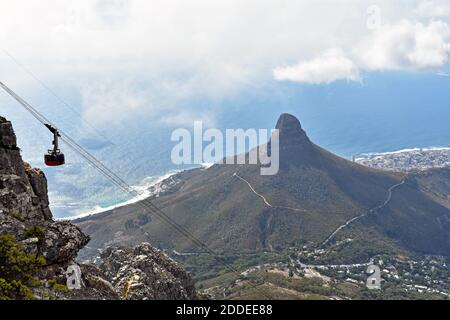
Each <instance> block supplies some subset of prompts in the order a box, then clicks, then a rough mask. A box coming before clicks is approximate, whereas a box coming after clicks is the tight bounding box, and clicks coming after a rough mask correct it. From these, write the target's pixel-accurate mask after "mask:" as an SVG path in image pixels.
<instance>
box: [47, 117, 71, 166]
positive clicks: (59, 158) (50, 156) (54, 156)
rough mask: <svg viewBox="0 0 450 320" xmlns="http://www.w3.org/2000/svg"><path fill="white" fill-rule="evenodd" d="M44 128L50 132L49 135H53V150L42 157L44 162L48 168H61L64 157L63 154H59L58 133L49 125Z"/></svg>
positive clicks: (64, 160)
mask: <svg viewBox="0 0 450 320" xmlns="http://www.w3.org/2000/svg"><path fill="white" fill-rule="evenodd" d="M45 126H46V127H47V129H48V130H50V131H51V133H53V142H52V144H53V149H51V150H48V153H47V154H46V155H44V162H45V164H46V165H47V166H49V167H56V166H61V165H63V164H64V163H65V162H66V159H65V157H64V153H61V151H60V150H59V148H58V146H59V143H58V138H59V137H60V134H59V131H58V129H56V128H54V127H52V126H51V125H49V124H46V125H45Z"/></svg>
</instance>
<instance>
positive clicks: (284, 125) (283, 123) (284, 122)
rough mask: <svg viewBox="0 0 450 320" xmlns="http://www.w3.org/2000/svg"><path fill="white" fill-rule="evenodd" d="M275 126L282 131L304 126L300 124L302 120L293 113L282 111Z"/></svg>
mask: <svg viewBox="0 0 450 320" xmlns="http://www.w3.org/2000/svg"><path fill="white" fill-rule="evenodd" d="M275 128H276V129H278V130H280V131H284V130H286V129H289V130H291V129H301V128H302V126H301V124H300V121H299V120H298V119H297V118H296V117H295V116H293V115H292V114H289V113H282V114H281V115H280V117H279V118H278V121H277V125H276V127H275Z"/></svg>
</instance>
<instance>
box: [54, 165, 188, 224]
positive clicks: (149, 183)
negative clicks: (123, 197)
mask: <svg viewBox="0 0 450 320" xmlns="http://www.w3.org/2000/svg"><path fill="white" fill-rule="evenodd" d="M182 171H183V170H173V171H170V172H168V173H167V174H165V175H162V176H159V177H147V178H145V179H144V180H142V182H141V183H140V184H139V185H137V186H132V188H133V190H134V191H136V192H137V193H138V195H137V196H135V197H133V198H131V199H129V200H127V201H124V202H120V203H118V204H114V205H111V206H107V207H102V206H98V205H97V206H94V207H93V208H92V210H90V211H88V212H85V213H81V214H77V215H74V216H70V217H64V218H57V220H74V219H79V218H84V217H88V216H92V215H95V214H99V213H102V212H105V211H109V210H113V209H117V208H121V207H125V206H127V205H130V204H133V203H136V202H139V201H141V200H144V199H147V198H148V197H150V196H152V195H155V194H158V193H159V192H161V191H162V188H159V187H158V185H159V184H160V183H161V182H162V181H164V180H167V179H169V178H170V177H173V176H174V175H176V174H178V173H180V172H182Z"/></svg>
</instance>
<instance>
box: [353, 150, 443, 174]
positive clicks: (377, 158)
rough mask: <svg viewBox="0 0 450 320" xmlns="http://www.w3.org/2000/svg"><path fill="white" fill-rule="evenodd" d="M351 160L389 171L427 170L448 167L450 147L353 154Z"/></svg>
mask: <svg viewBox="0 0 450 320" xmlns="http://www.w3.org/2000/svg"><path fill="white" fill-rule="evenodd" d="M353 161H355V162H357V163H359V164H361V165H364V166H368V167H372V168H377V169H383V170H390V171H412V170H427V169H431V168H443V167H450V148H427V149H419V148H416V149H405V150H400V151H394V152H385V153H367V154H362V155H360V156H354V157H353Z"/></svg>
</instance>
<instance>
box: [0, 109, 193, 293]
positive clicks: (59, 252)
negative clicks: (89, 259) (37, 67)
mask: <svg viewBox="0 0 450 320" xmlns="http://www.w3.org/2000/svg"><path fill="white" fill-rule="evenodd" d="M3 235H12V236H14V238H15V240H16V241H17V242H18V243H19V244H20V246H23V248H24V251H25V252H26V253H27V254H29V255H33V256H39V257H43V258H44V259H45V263H44V265H43V266H42V267H41V268H40V270H39V272H38V275H37V278H38V280H39V281H40V285H39V286H36V288H34V290H33V294H34V296H35V297H36V298H38V299H39V298H43V297H49V294H48V292H46V291H49V290H50V289H51V287H52V285H51V284H54V283H58V284H61V285H63V286H64V285H65V284H66V277H67V274H66V270H67V267H68V266H69V265H74V264H76V262H75V258H76V257H77V254H78V251H79V250H81V249H82V248H83V247H84V246H85V245H86V244H87V243H88V242H89V237H88V236H87V235H85V234H84V233H83V232H82V231H81V230H80V229H79V228H78V227H77V226H75V225H74V224H72V223H70V222H68V221H54V220H53V217H52V213H51V211H50V208H49V200H48V195H47V179H46V177H45V175H44V173H43V172H42V171H41V170H39V169H35V168H32V167H31V166H30V165H29V164H27V163H24V162H23V160H22V157H21V155H20V149H19V148H18V146H17V141H16V136H15V134H14V131H13V128H12V125H11V123H10V122H9V121H7V120H6V119H5V118H3V117H0V236H3ZM0 245H1V243H0ZM1 254H2V253H1V252H0V260H1V261H3V260H2V259H5V257H2V256H1ZM102 258H104V261H103V260H102V259H100V268H99V267H98V266H94V265H79V264H76V265H78V266H79V267H80V269H81V276H82V277H81V279H82V281H81V282H82V283H81V289H79V290H73V291H68V290H67V291H65V290H62V291H61V292H60V293H58V294H57V295H56V296H54V295H53V296H54V297H56V298H60V299H190V298H195V290H194V287H193V285H192V281H191V278H190V277H189V275H188V274H187V273H186V272H185V271H184V270H183V269H181V268H180V267H178V265H177V264H176V263H175V262H174V261H172V260H171V259H170V258H168V257H167V256H166V255H165V254H163V253H161V252H159V251H158V250H156V249H154V248H153V247H151V245H149V244H141V245H140V246H138V247H136V248H135V249H134V250H132V249H126V248H120V249H118V248H115V249H113V248H109V249H108V250H107V251H105V253H103V254H102ZM119 266H120V268H119ZM1 272H2V270H0V278H2V274H1ZM53 286H54V285H53ZM0 293H1V288H0Z"/></svg>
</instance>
